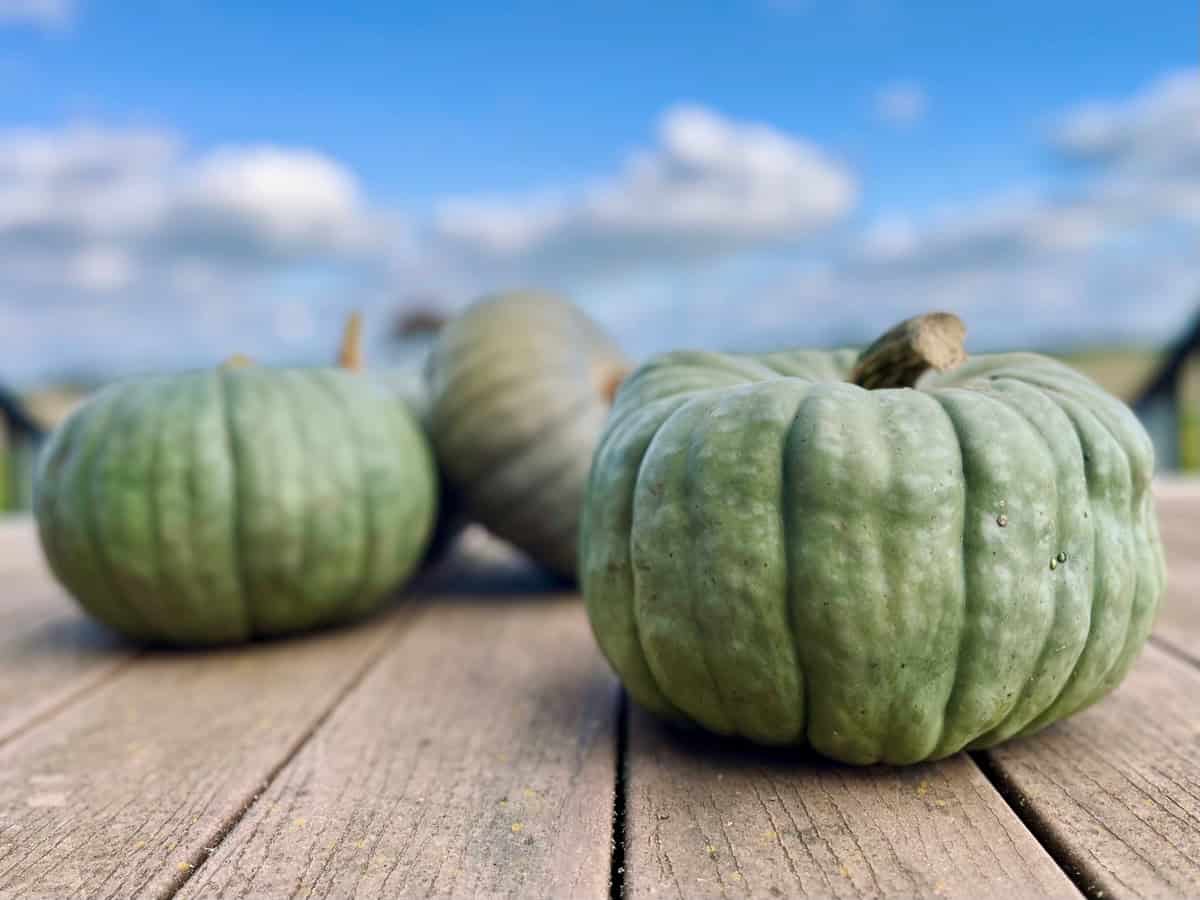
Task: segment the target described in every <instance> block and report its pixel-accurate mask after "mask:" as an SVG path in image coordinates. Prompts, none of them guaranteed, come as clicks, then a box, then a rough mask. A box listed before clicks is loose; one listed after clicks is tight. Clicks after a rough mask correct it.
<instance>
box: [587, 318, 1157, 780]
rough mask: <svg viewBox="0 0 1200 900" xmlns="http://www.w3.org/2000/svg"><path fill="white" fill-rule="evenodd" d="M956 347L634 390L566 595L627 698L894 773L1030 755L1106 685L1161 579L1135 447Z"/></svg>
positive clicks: (1084, 413)
mask: <svg viewBox="0 0 1200 900" xmlns="http://www.w3.org/2000/svg"><path fill="white" fill-rule="evenodd" d="M963 334H964V330H963V327H962V323H961V322H960V321H959V320H958V319H957V318H955V317H953V316H949V315H946V314H940V315H939V314H933V315H930V316H925V317H919V318H918V319H916V320H912V321H909V322H906V323H903V324H902V325H901V326H898V327H897V328H896V329H894V330H893V331H891V332H889V333H888V334H887V335H885V336H884V337H883V338H881V339H880V341H878V342H877V343H876V344H875V345H873V346H872V347H870V348H868V349H867V351H865V352H864V353H863V354H862V355H861V356H860V355H859V354H856V353H854V352H852V351H846V350H842V351H834V352H813V351H800V352H793V353H775V354H767V355H761V356H751V355H724V354H716V353H701V352H677V353H669V354H665V355H662V356H659V357H656V358H654V359H652V360H650V361H648V362H647V363H646V364H645V365H643V366H642V367H641V368H640V369H638V370H637V371H636V372H635V373H634V374H633V375H632V376H631V377H630V378H629V380H628V381H627V382H626V383H625V384H624V386H623V387H622V388H621V391H620V393H619V395H618V398H617V402H616V406H615V408H614V410H613V414H612V416H611V417H610V420H609V423H608V426H607V428H606V430H605V433H604V436H603V438H602V440H601V443H600V445H599V448H598V450H597V452H596V455H595V459H594V464H593V468H592V471H591V476H590V482H589V486H588V491H587V498H586V504H585V511H584V515H583V525H582V529H583V534H582V538H581V543H580V578H581V581H582V587H583V591H584V594H585V597H586V604H587V610H588V613H589V617H590V620H591V623H592V627H593V630H594V632H595V635H596V638H597V640H598V641H599V644H600V646H601V648H602V649H603V651H604V653H605V655H606V656H607V658H608V660H609V661H610V662H611V664H612V666H613V668H614V669H615V670H616V671H617V673H618V674H619V675H620V677H621V678H622V680H623V681H624V683H625V686H626V688H627V689H628V690H629V693H630V694H631V695H632V696H633V698H634V699H635V700H636V701H638V702H639V703H640V704H642V705H643V706H645V707H648V708H649V709H651V710H653V711H655V712H657V713H659V714H660V715H663V716H666V717H669V718H673V719H678V720H683V721H687V722H691V723H694V724H697V725H699V726H702V727H704V728H706V729H709V730H712V731H714V732H718V733H721V734H728V735H740V736H742V737H745V738H748V739H750V740H753V741H756V742H761V743H764V744H780V745H808V746H810V747H812V748H813V749H815V750H816V751H818V752H820V753H822V754H824V755H827V756H829V757H832V758H834V759H837V760H842V761H845V762H848V763H862V764H865V763H874V762H878V761H884V762H888V763H914V762H917V761H920V760H925V759H934V758H938V757H944V756H947V755H949V754H952V753H955V752H957V751H959V750H961V749H963V748H980V747H988V746H992V745H994V744H997V743H999V742H1001V741H1003V740H1006V739H1008V738H1011V737H1014V736H1017V735H1024V734H1029V733H1032V732H1035V731H1037V730H1038V729H1040V728H1042V727H1044V726H1046V725H1048V724H1050V723H1051V722H1054V721H1056V720H1058V719H1061V718H1063V717H1064V716H1068V715H1070V714H1072V713H1073V712H1075V711H1077V710H1080V709H1082V708H1084V707H1085V706H1087V705H1089V704H1091V703H1093V702H1095V701H1096V700H1098V699H1099V698H1101V697H1103V696H1104V695H1105V694H1106V693H1108V692H1109V691H1110V690H1112V688H1113V687H1114V686H1115V685H1116V684H1117V683H1118V682H1119V681H1120V680H1121V679H1122V677H1123V676H1124V675H1125V673H1126V672H1127V671H1128V669H1129V667H1130V666H1131V664H1132V663H1133V661H1134V659H1135V657H1136V655H1137V653H1138V651H1139V649H1140V648H1141V646H1142V644H1143V643H1144V641H1145V639H1146V637H1147V634H1148V633H1149V630H1150V626H1151V623H1152V621H1153V619H1154V614H1155V610H1156V608H1157V606H1158V603H1159V599H1160V597H1161V596H1162V592H1163V586H1164V580H1165V576H1166V571H1165V566H1164V562H1163V553H1162V546H1161V544H1160V542H1159V539H1158V530H1157V523H1156V519H1155V513H1154V505H1153V497H1152V494H1151V491H1150V479H1151V474H1152V470H1153V451H1152V449H1151V444H1150V441H1149V439H1148V437H1147V435H1146V433H1145V431H1144V430H1143V429H1142V427H1141V425H1140V424H1139V423H1138V421H1137V419H1136V418H1135V417H1134V416H1133V414H1132V413H1131V412H1130V410H1129V409H1128V408H1127V407H1126V406H1125V405H1124V404H1123V403H1121V402H1120V401H1119V400H1117V399H1116V398H1114V397H1112V396H1111V395H1109V394H1107V393H1105V392H1104V391H1103V390H1102V389H1101V388H1100V387H1099V386H1097V385H1096V384H1094V383H1093V382H1091V381H1090V380H1089V379H1087V378H1086V377H1085V376H1083V375H1082V374H1081V373H1079V372H1077V371H1075V370H1073V369H1071V368H1068V367H1067V366H1065V365H1063V364H1061V363H1058V362H1056V361H1054V360H1051V359H1048V358H1046V357H1043V356H1039V355H1036V354H1030V353H1013V354H999V355H982V356H978V357H976V358H974V359H972V360H970V361H968V362H965V363H964V362H962V360H963V359H964V356H965V354H964V353H963V352H962V337H963ZM939 369H941V370H944V371H940V372H939V371H937V370H939ZM848 382H851V383H848Z"/></svg>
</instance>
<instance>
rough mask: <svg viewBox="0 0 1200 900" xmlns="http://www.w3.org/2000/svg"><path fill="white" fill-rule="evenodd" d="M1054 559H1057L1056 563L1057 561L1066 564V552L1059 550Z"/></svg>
mask: <svg viewBox="0 0 1200 900" xmlns="http://www.w3.org/2000/svg"><path fill="white" fill-rule="evenodd" d="M1056 558H1057V559H1058V561H1059V562H1060V563H1064V562H1066V561H1067V551H1066V550H1059V551H1058V556H1057V557H1056Z"/></svg>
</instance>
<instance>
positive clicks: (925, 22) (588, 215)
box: [0, 0, 1200, 509]
mask: <svg viewBox="0 0 1200 900" xmlns="http://www.w3.org/2000/svg"><path fill="white" fill-rule="evenodd" d="M985 6H988V5H985V4H958V5H952V4H948V3H943V2H904V0H840V2H837V3H834V2H829V0H729V2H725V0H722V2H716V0H714V2H711V3H698V2H695V0H692V2H682V0H659V2H655V3H646V2H644V0H643V2H633V0H607V2H587V3H585V2H562V0H559V2H551V0H544V2H543V0H530V2H516V3H490V2H483V0H479V2H452V0H447V2H443V3H438V4H420V5H418V4H415V3H401V4H395V3H391V4H387V3H355V4H324V3H307V2H303V0H293V2H290V3H283V2H275V0H272V2H256V3H252V4H251V3H241V2H233V0H211V2H206V3H203V4H200V3H184V2H180V0H154V2H149V0H146V2H143V0H121V2H117V0H0V423H2V424H0V447H3V448H4V449H2V450H0V460H2V461H3V465H2V466H0V470H2V473H3V477H0V509H3V508H6V507H19V506H21V505H22V504H23V503H26V502H27V500H28V477H27V473H28V465H29V460H30V459H31V458H32V454H33V452H34V450H35V448H36V444H37V439H38V435H39V434H40V433H42V432H43V431H44V430H45V429H46V428H49V427H51V426H53V424H54V423H55V422H56V421H58V420H60V419H61V417H62V415H63V414H64V413H65V411H67V410H69V409H70V408H71V406H72V404H73V403H75V402H77V400H78V398H79V397H81V396H84V395H86V393H87V392H88V391H90V390H92V389H94V388H95V387H96V386H98V385H101V384H103V383H105V382H106V381H109V380H111V379H114V378H120V377H125V376H129V375H134V374H137V373H142V372H150V371H167V370H175V369H184V368H194V367H198V366H210V365H214V364H217V363H219V362H220V361H221V360H223V359H224V358H226V357H227V356H229V355H230V354H232V353H234V352H240V353H244V354H247V355H249V356H251V357H253V358H254V359H256V360H258V361H260V362H263V363H271V364H305V365H307V364H314V363H323V362H326V361H329V360H331V359H332V357H333V354H334V351H335V347H336V344H337V340H338V332H339V330H340V328H341V324H342V322H343V321H344V319H345V317H346V315H347V314H348V313H349V311H350V310H352V309H361V310H363V311H364V313H365V316H366V324H367V335H368V339H369V347H368V361H369V363H370V364H371V365H373V366H375V367H378V368H393V367H395V368H403V367H406V366H412V365H414V364H415V363H416V362H417V361H419V359H420V356H421V354H422V352H423V351H424V348H425V347H426V346H427V345H428V343H429V340H430V338H431V336H432V334H434V333H435V330H436V327H437V323H438V321H439V320H440V319H442V318H444V317H445V316H448V315H452V314H453V313H454V311H455V310H457V309H460V308H461V307H462V306H464V305H465V304H467V303H468V302H470V301H471V300H472V299H474V298H475V297H477V296H478V295H479V294H481V293H484V292H490V291H495V290H502V289H510V288H521V287H541V288H544V289H549V290H555V291H560V292H562V293H565V294H566V295H568V296H569V297H571V298H572V299H574V300H575V301H576V302H578V303H579V304H580V305H582V306H583V307H584V308H586V309H587V311H588V312H589V313H590V314H591V315H592V316H593V317H594V318H596V319H597V320H598V321H599V322H601V323H602V324H603V325H604V326H606V327H607V328H609V329H610V330H611V331H612V332H613V334H614V335H615V336H616V337H617V338H618V340H619V341H620V342H621V343H622V345H623V346H624V347H625V348H626V349H627V350H628V352H629V353H631V354H633V355H634V356H635V357H636V358H641V357H644V356H645V355H646V354H649V353H652V352H655V351H657V350H663V349H667V348H671V347H680V346H697V347H709V348H713V349H728V350H754V349H775V348H780V347H787V346H797V345H807V346H823V345H834V344H840V345H844V344H857V343H861V342H865V341H868V340H870V339H871V338H872V337H874V336H875V335H877V334H878V333H879V332H880V331H882V330H883V329H885V328H886V327H888V326H889V325H891V324H893V323H894V322H895V321H897V320H899V319H901V318H903V317H905V316H908V315H911V314H914V313H917V312H922V311H926V310H930V309H948V310H952V311H954V312H956V313H958V314H959V315H960V316H962V318H963V319H964V320H965V321H966V322H967V325H968V329H969V336H968V348H969V349H970V350H972V351H973V352H980V351H988V350H998V349H1036V350H1041V351H1045V352H1050V353H1054V354H1058V355H1061V356H1063V357H1065V358H1067V359H1068V360H1070V361H1071V362H1073V363H1075V364H1077V365H1079V366H1080V367H1081V368H1083V369H1085V370H1086V371H1088V372H1089V373H1090V374H1092V375H1093V376H1094V377H1096V378H1097V379H1098V380H1100V381H1101V382H1102V383H1104V384H1105V385H1106V386H1108V387H1109V388H1110V389H1111V390H1113V391H1115V392H1116V393H1118V394H1120V395H1121V396H1122V397H1124V398H1125V399H1126V400H1128V401H1129V402H1130V403H1131V404H1134V405H1135V407H1136V409H1137V411H1138V413H1139V415H1141V416H1142V418H1143V421H1145V422H1146V423H1147V426H1148V427H1149V428H1150V429H1151V431H1152V433H1153V435H1154V437H1155V442H1156V446H1157V448H1158V453H1159V458H1160V465H1161V466H1162V467H1163V468H1167V469H1184V470H1186V469H1193V468H1197V467H1200V370H1197V369H1196V368H1195V365H1194V363H1193V362H1192V361H1191V357H1192V354H1191V350H1192V349H1193V348H1194V347H1195V346H1196V345H1197V343H1198V342H1200V319H1198V318H1197V314H1198V313H1200V253H1198V250H1200V65H1198V47H1197V35H1198V33H1200V22H1198V13H1200V10H1198V9H1197V6H1196V3H1195V0H1157V2H1155V3H1154V4H1145V3H1127V2H1115V0H1090V2H1080V0H1061V2H1055V3H1046V2H1044V0H1038V2H1033V0H1011V2H1009V3H1006V4H1002V5H1001V4H996V5H994V6H992V7H991V8H986V9H985V8H982V7H985ZM419 7H424V8H423V9H422V8H419ZM976 7H980V8H976Z"/></svg>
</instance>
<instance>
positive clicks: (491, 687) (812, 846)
mask: <svg viewBox="0 0 1200 900" xmlns="http://www.w3.org/2000/svg"><path fill="white" fill-rule="evenodd" d="M1157 490H1158V493H1159V497H1160V501H1159V508H1160V516H1161V523H1162V530H1163V534H1164V538H1165V540H1166V543H1167V546H1168V551H1169V562H1170V589H1169V594H1168V597H1167V600H1166V603H1165V608H1164V610H1163V612H1162V614H1161V615H1160V618H1159V622H1158V625H1157V628H1156V631H1155V634H1154V637H1153V639H1152V641H1151V644H1150V646H1148V647H1147V648H1146V650H1145V651H1144V653H1143V654H1142V656H1141V659H1140V661H1139V663H1138V665H1137V667H1136V669H1135V670H1134V672H1133V674H1132V675H1131V676H1130V678H1129V679H1128V681H1127V682H1126V683H1125V684H1124V685H1123V686H1122V687H1121V688H1120V689H1119V690H1118V691H1117V692H1116V693H1115V694H1114V695H1113V696H1111V697H1109V698H1108V699H1107V700H1105V701H1104V702H1102V703H1101V704H1099V705H1097V706H1096V707H1093V708H1092V709H1091V710H1089V711H1088V712H1085V713H1083V714H1081V715H1080V716H1078V717H1076V718H1074V719H1072V720H1070V721H1067V722H1064V723H1060V724H1059V725H1056V726H1054V727H1052V728H1051V729H1049V730H1048V731H1046V732H1043V733H1042V734H1041V735H1039V736H1037V737H1035V738H1031V739H1028V740H1024V741H1018V742H1015V743H1012V744H1010V745H1006V746H1004V747H1002V748H1000V749H998V750H995V751H992V752H988V753H979V754H971V755H965V754H963V755H959V756H957V757H955V758H953V759H950V760H947V761H944V762H941V763H938V764H933V765H925V766H917V767H913V768H907V769H885V768H873V769H865V770H864V769H854V768H849V767H844V766H837V765H832V764H828V763H823V762H820V761H818V760H815V759H812V758H806V757H797V755H796V754H790V755H789V754H786V753H772V752H763V751H759V750H754V749H752V748H748V747H746V746H743V745H737V744H733V743H730V742H722V741H716V740H708V739H703V738H697V737H695V736H688V737H684V736H681V735H680V734H678V733H676V732H673V731H671V730H669V729H667V728H664V727H663V726H661V725H659V724H658V723H656V722H655V721H654V720H653V719H652V718H650V717H649V716H647V715H645V714H643V713H642V712H640V711H638V710H637V709H634V708H630V707H629V706H628V705H627V704H626V703H625V701H624V699H623V697H622V694H621V692H620V690H619V689H618V687H617V685H616V683H615V681H614V679H613V677H612V676H611V674H610V673H609V671H608V669H607V667H606V665H605V664H604V662H603V661H602V659H601V658H600V656H599V654H598V652H597V651H596V649H595V647H594V645H593V642H592V638H591V635H590V632H589V630H588V626H587V621H586V618H585V615H584V612H583V609H582V607H581V604H580V602H579V600H578V598H577V597H576V596H573V595H570V594H563V593H556V592H555V589H554V587H553V585H551V584H548V583H546V582H544V581H542V580H540V578H539V576H537V575H536V573H533V572H532V571H530V570H528V569H526V568H524V567H523V566H522V565H521V564H520V563H519V562H518V561H517V560H516V558H515V557H512V556H510V555H507V554H506V551H504V550H503V549H502V548H500V547H499V546H498V545H496V544H494V543H490V542H489V541H488V540H487V539H486V538H484V537H481V535H480V534H479V533H471V534H470V535H469V537H468V539H467V540H465V541H464V542H463V543H462V545H461V549H460V551H459V553H458V554H457V555H456V556H455V557H453V558H451V559H450V560H447V561H446V562H445V563H443V564H442V565H441V566H440V567H439V568H438V569H437V570H435V571H434V572H432V573H430V574H429V575H428V576H426V577H425V578H424V579H423V580H422V582H421V583H420V584H419V585H416V586H414V587H413V588H412V589H411V590H410V591H409V592H408V596H407V597H406V598H405V599H404V600H403V601H402V602H399V603H397V604H396V605H395V607H394V609H392V611H390V612H389V613H387V614H385V615H383V616H381V617H379V618H377V619H376V620H374V621H372V622H370V623H368V624H365V625H362V626H358V627H355V628H350V629H344V630H340V631H337V632H332V633H327V634H323V635H318V636H314V637H311V638H305V639H300V640H290V641H280V642H275V643H268V644H259V645H255V646H251V647H247V648H243V649H237V650H228V651H221V652H216V653H194V652H188V653H165V652H138V651H137V650H136V649H133V648H130V647H128V646H126V645H124V644H122V643H120V642H119V641H117V640H115V639H113V638H112V637H111V636H109V635H108V634H107V633H106V632H105V631H104V630H102V629H101V628H99V627H97V626H94V625H92V624H91V623H90V622H88V621H86V620H85V619H84V618H83V617H82V616H81V615H80V614H79V613H78V612H77V611H76V609H75V607H74V606H73V604H72V603H71V602H70V601H69V599H68V598H67V597H66V596H65V595H64V594H63V593H62V592H61V591H60V590H59V589H58V588H56V587H55V586H54V584H53V583H52V582H51V581H50V579H49V577H48V576H47V574H46V572H45V570H44V569H43V567H42V564H41V561H40V554H39V552H38V549H37V546H36V543H35V540H34V537H33V533H32V530H31V528H30V526H29V523H28V522H22V521H18V522H12V523H9V524H4V525H0V585H2V593H0V898H21V900H25V898H65V897H72V896H83V897H89V898H91V897H96V898H124V897H142V896H146V897H159V896H161V897H167V896H178V897H182V898H202V897H203V898H208V897H239V898H240V897H338V898H340V897H400V896H404V897H408V896H447V897H458V896H484V897H509V896H512V897H554V898H558V897H590V898H603V897H609V896H618V895H620V894H621V892H623V895H624V896H626V897H638V898H641V897H655V896H662V897H715V896H724V897H763V898H775V897H792V896H814V897H907V896H926V897H969V898H979V897H1003V898H1006V900H1017V898H1024V897H1034V896H1038V897H1040V896H1052V897H1070V896H1078V895H1079V894H1080V892H1081V891H1082V892H1086V893H1087V894H1088V895H1090V896H1096V897H1099V896H1103V897H1106V898H1120V897H1151V896H1157V897H1176V896H1200V603H1198V602H1197V600H1196V599H1195V597H1194V595H1195V593H1196V589H1197V587H1200V527H1198V526H1200V484H1189V483H1169V482H1164V483H1161V484H1159V486H1158V488H1157Z"/></svg>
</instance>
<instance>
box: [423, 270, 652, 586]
mask: <svg viewBox="0 0 1200 900" xmlns="http://www.w3.org/2000/svg"><path fill="white" fill-rule="evenodd" d="M627 369H628V363H627V362H626V360H625V357H624V356H623V355H622V354H621V352H620V350H619V349H618V348H617V346H616V345H615V344H614V343H613V341H612V340H611V339H610V338H609V337H608V335H606V334H605V333H604V332H603V331H602V330H601V329H600V327H599V326H598V325H596V324H595V323H594V322H593V321H592V320H591V319H589V318H588V317H587V316H586V315H585V314H584V313H583V311H582V310H580V309H579V308H578V307H576V306H575V305H573V304H572V303H570V302H568V301H566V300H563V299H561V298H558V297H555V296H552V295H547V294H534V293H510V294H498V295H492V296H488V297H485V298H483V299H481V300H479V301H477V302H476V303H475V304H474V305H472V306H471V307H469V308H468V309H467V310H466V311H464V312H463V314H462V315H461V316H459V317H458V318H456V319H454V320H453V321H451V322H450V323H449V324H447V325H446V327H445V328H444V329H443V330H442V333H441V334H440V335H439V337H438V340H437V342H436V344H435V346H434V348H433V350H432V352H431V354H430V357H429V360H428V365H427V378H428V383H429V389H430V417H429V423H430V431H431V434H432V436H433V442H434V446H435V448H436V450H437V455H438V460H439V462H440V463H441V466H442V469H443V471H444V472H445V474H446V478H447V479H448V480H449V482H450V484H451V486H452V488H453V489H454V491H455V492H456V493H457V495H458V496H459V498H460V499H461V500H462V502H463V504H464V505H465V507H466V510H467V512H468V513H469V514H470V515H471V516H473V517H474V518H475V519H477V520H478V521H479V522H481V523H482V524H483V525H485V526H486V527H487V528H488V529H489V530H490V531H492V532H493V533H495V534H496V535H498V536H500V537H502V538H504V539H505V540H508V541H510V542H512V543H513V544H515V545H516V546H517V547H519V548H520V549H522V550H524V551H525V552H526V553H527V554H529V555H530V556H531V557H532V558H533V559H534V560H536V561H537V562H539V563H541V564H542V565H544V566H546V567H547V568H549V569H550V570H552V571H553V572H555V573H557V574H558V575H560V576H562V577H564V578H574V575H575V564H576V560H577V557H578V550H577V539H578V525H579V513H580V509H581V508H582V505H583V492H584V486H585V484H586V482H587V474H588V467H589V465H590V464H591V458H592V452H593V450H594V449H595V446H596V441H597V440H598V439H599V437H600V432H601V430H602V428H603V426H604V420H605V418H606V416H607V415H608V411H609V409H610V407H611V404H612V397H613V393H614V392H615V390H616V387H617V385H618V384H619V383H620V380H621V378H623V377H624V375H625V374H626V372H627Z"/></svg>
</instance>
